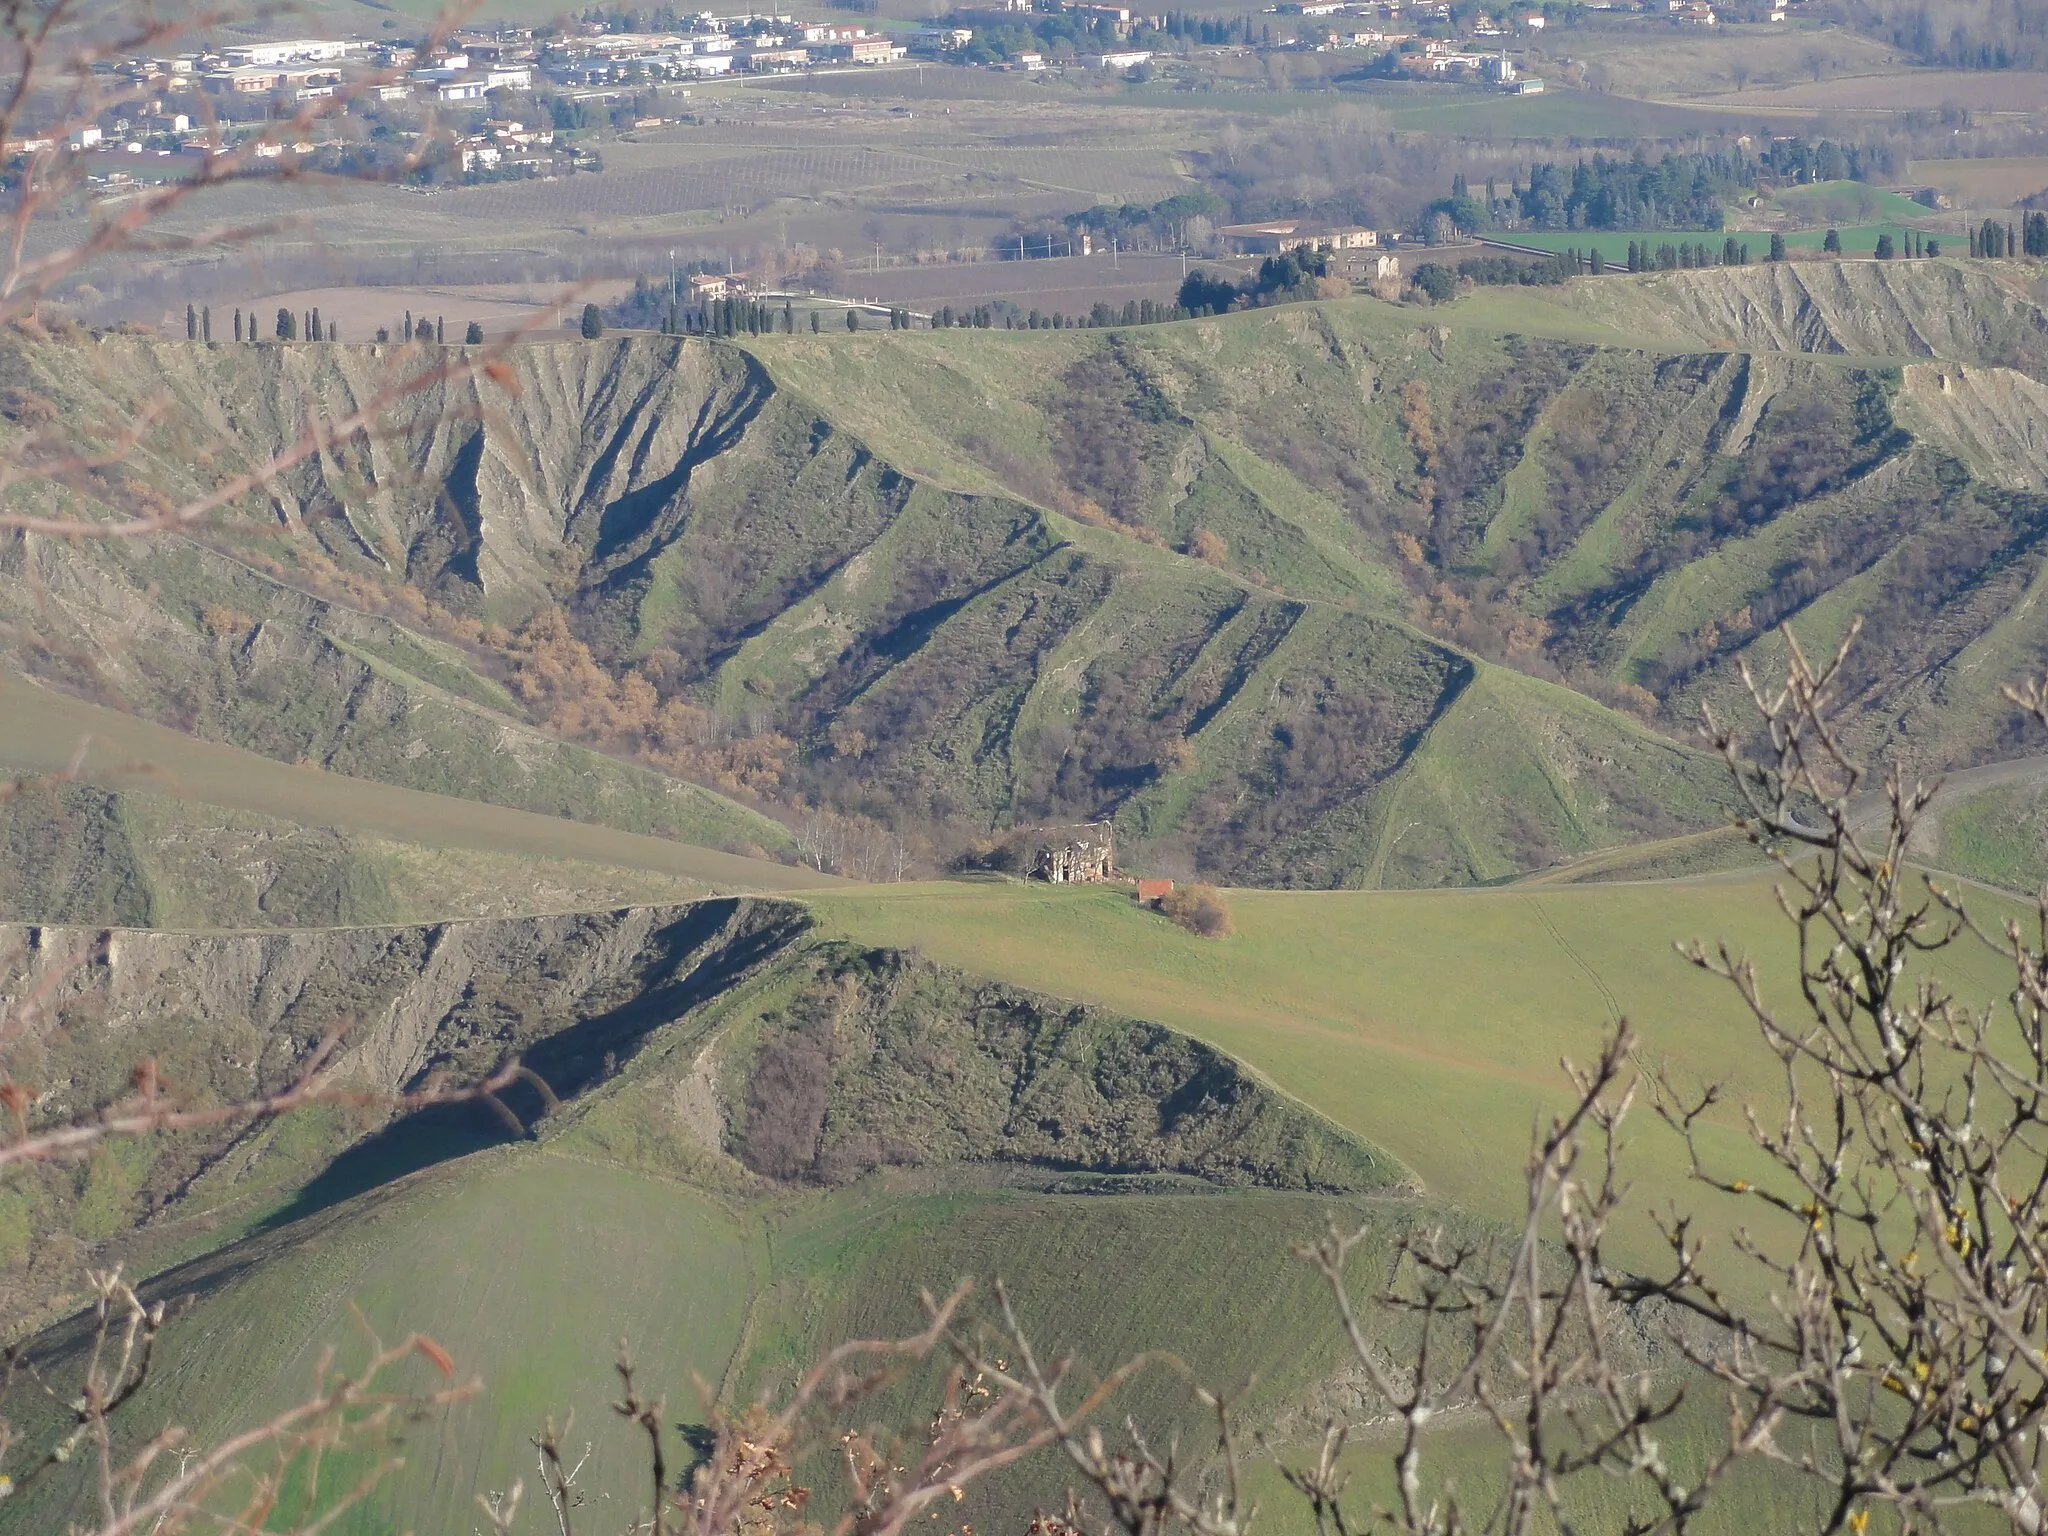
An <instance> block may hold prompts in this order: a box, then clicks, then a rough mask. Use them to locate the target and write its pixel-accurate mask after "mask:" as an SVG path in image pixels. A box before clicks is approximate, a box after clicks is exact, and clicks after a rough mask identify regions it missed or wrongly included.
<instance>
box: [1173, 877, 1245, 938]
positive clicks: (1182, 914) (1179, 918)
mask: <svg viewBox="0 0 2048 1536" xmlns="http://www.w3.org/2000/svg"><path fill="white" fill-rule="evenodd" d="M1159 910H1160V911H1161V912H1163V913H1165V914H1166V915H1167V916H1168V917H1169V918H1171V919H1172V920H1173V921H1174V922H1176V923H1178V924H1180V926H1181V927H1183V928H1185V929H1187V931H1188V932H1189V933H1192V934H1193V935H1194V936H1195V937H1196V938H1198V939H1227V938H1229V937H1230V935H1231V934H1232V933H1233V932H1235V931H1236V929H1235V925H1234V924H1233V923H1232V922H1231V921H1230V908H1229V906H1228V905H1226V904H1225V902H1224V900H1223V893H1222V892H1221V891H1219V890H1217V889H1216V887H1215V886H1213V885H1183V886H1180V887H1178V888H1177V889H1174V890H1171V891H1168V892H1167V893H1166V894H1165V895H1164V896H1162V897H1160V898H1159Z"/></svg>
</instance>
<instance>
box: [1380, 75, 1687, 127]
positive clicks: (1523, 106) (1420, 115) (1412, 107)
mask: <svg viewBox="0 0 2048 1536" xmlns="http://www.w3.org/2000/svg"><path fill="white" fill-rule="evenodd" d="M1345 94H1346V95H1349V94H1351V93H1350V91H1349V89H1348V88H1347V89H1346V91H1345ZM1363 94H1365V95H1366V96H1367V99H1369V100H1372V102H1373V104H1374V105H1375V106H1378V107H1382V108H1383V110H1385V112H1386V114H1387V118H1388V120H1389V122H1390V123H1391V124H1392V125H1393V126H1395V127H1397V128H1400V129H1402V130H1404V131H1406V132H1409V133H1469V134H1473V135H1475V136H1485V137H1491V138H1508V139H1514V138H1541V137H1548V136H1551V135H1558V136H1578V135H1583V136H1585V137H1588V138H1596V139H1608V138H1613V139H1627V138H1633V137H1635V136H1637V135H1643V134H1647V135H1677V134H1686V133H1695V132H1699V131H1702V130H1707V129H1710V128H1711V127H1713V126H1716V124H1715V115H1714V114H1712V113H1709V112H1700V111H1696V110H1694V109H1692V108H1691V107H1688V106H1685V105H1683V104H1678V103H1669V102H1653V101H1638V100H1635V99H1633V98H1631V97H1628V96H1621V95H1609V94H1607V93H1605V92H1598V91H1576V90H1570V89H1565V88H1561V87H1560V88H1551V89H1546V90H1545V91H1544V92H1543V93H1542V94H1541V95H1540V96H1503V95H1501V94H1499V93H1498V92H1495V91H1486V92H1478V91H1470V90H1462V89H1459V88H1456V87H1445V88H1442V89H1441V90H1434V91H1431V92H1428V93H1415V94H1412V95H1411V94H1405V93H1404V94H1403V95H1401V96H1399V97H1391V96H1390V97H1385V98H1381V97H1379V96H1377V95H1376V94H1374V93H1371V92H1365V93H1363Z"/></svg>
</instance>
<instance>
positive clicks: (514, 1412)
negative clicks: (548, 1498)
mask: <svg viewBox="0 0 2048 1536" xmlns="http://www.w3.org/2000/svg"><path fill="white" fill-rule="evenodd" d="M752 1262H753V1261H752V1259H751V1258H750V1252H749V1247H748V1244H747V1242H746V1240H745V1238H744V1236H743V1234H742V1231H741V1228H740V1226H739V1224H738V1223H737V1221H736V1220H735V1218H734V1217H732V1216H731V1215H729V1214H727V1213H726V1212H725V1211H723V1210H721V1209H720V1208H719V1207H718V1206H717V1205H715V1204H713V1203H712V1202H710V1201H708V1200H706V1199H705V1198H703V1197H702V1196H700V1195H697V1194H695V1193H692V1192H691V1191H689V1190H687V1189H684V1188H683V1187H681V1186H680V1185H674V1184H667V1183H662V1182H659V1181H656V1180H651V1179H646V1178H643V1177H641V1176H639V1175H635V1174H629V1173H622V1172H619V1171H616V1170H613V1169H609V1168H604V1167H599V1166H596V1165H592V1164H583V1163H577V1162H572V1161H570V1160H568V1159H565V1158H560V1157H536V1156H532V1155H527V1156H523V1157H522V1156H516V1155H505V1154H480V1155H478V1156H475V1157H471V1158H469V1159H467V1160H465V1161H464V1162H462V1163H460V1164H455V1165H451V1166H450V1167H449V1168H447V1169H445V1170H443V1171H442V1172H440V1173H437V1174H431V1175H427V1176H425V1177H422V1178H419V1179H415V1180H413V1181H410V1182H409V1183H407V1184H404V1185H401V1186H398V1187H396V1188H394V1189H391V1190H387V1191H384V1192H380V1193H377V1194H373V1195H370V1196H367V1197H364V1198H363V1199H362V1200H359V1201H356V1202H354V1203H352V1204H351V1205H349V1206H347V1207H343V1208H339V1209H338V1210H336V1211H335V1212H332V1213H329V1214H327V1215H325V1216H320V1217H314V1218H310V1219H308V1220H306V1221H304V1222H301V1223H298V1224H296V1225H294V1226H293V1227H291V1228H288V1229H285V1230H282V1231H279V1232H276V1233H272V1234H269V1235H265V1236H259V1237H256V1238H253V1239H250V1240H249V1241H247V1242H244V1243H241V1244H237V1245H234V1246H231V1247H229V1248H227V1249H224V1250H222V1251H221V1252H220V1253H218V1254H216V1255H213V1256H211V1257H209V1258H206V1259H201V1260H198V1261H195V1262H194V1263H192V1264H189V1265H186V1266H184V1267H182V1268H181V1269H178V1270H174V1271H172V1272H171V1273H169V1274H168V1275H165V1276H162V1277H160V1278H159V1280H158V1281H157V1282H156V1293H157V1294H160V1295H163V1296H166V1297H167V1298H172V1299H173V1306H174V1309H175V1311H176V1314H177V1315H178V1317H179V1318H180V1322H179V1323H178V1325H176V1326H173V1327H170V1328H167V1329H166V1330H165V1335H164V1345H163V1348H162V1349H161V1350H160V1352H159V1355H158V1360H157V1364H156V1369H155V1371H154V1372H153V1375H152V1379H151V1382H150V1388H149V1395H148V1397H147V1398H146V1399H145V1400H144V1402H143V1403H142V1404H140V1405H138V1406H140V1407H141V1408H142V1409H143V1415H142V1416H143V1417H149V1416H150V1408H151V1405H155V1409H156V1412H158V1413H161V1412H162V1411H164V1410H165V1408H167V1407H168V1406H169V1405H172V1404H175V1405H177V1406H176V1409H175V1411H177V1412H179V1413H181V1414H184V1415H189V1416H190V1417H189V1419H188V1420H187V1422H189V1423H190V1424H191V1426H192V1429H193V1431H194V1433H195V1434H196V1435H198V1436H199V1437H201V1439H202V1440H204V1439H208V1438H212V1437H217V1436H220V1435H223V1434H225V1433H227V1432H230V1431H232V1430H235V1429H239V1428H243V1427H246V1426H247V1425H250V1424H252V1423H257V1422H261V1420H262V1419H264V1418H267V1417H268V1416H269V1415H271V1414H273V1413H276V1412H278V1411H280V1410H281V1409H282V1408H284V1407H286V1406H288V1405H290V1404H293V1403H296V1402H298V1401H300V1400H301V1399H302V1398H304V1397H305V1396H306V1395H307V1394H309V1393H310V1392H312V1391H313V1390H314V1388H315V1384H316V1381H317V1380H318V1377H317V1374H316V1372H317V1369H318V1366H319V1363H320V1360H321V1356H322V1354H323V1352H324V1351H325V1350H327V1349H329V1348H330V1347H331V1348H332V1349H333V1350H334V1357H333V1360H334V1367H335V1368H336V1369H338V1370H344V1371H348V1370H355V1369H357V1368H359V1367H360V1365H361V1363H362V1361H363V1360H364V1359H365V1358H366V1357H367V1355H368V1354H369V1353H370V1351H371V1349H372V1347H373V1340H378V1339H381V1340H382V1341H383V1342H384V1343H386V1344H390V1343H394V1342H396V1341H398V1340H399V1339H402V1338H404V1337H405V1336H407V1335H408V1334H412V1333H423V1334H426V1335H427V1336H429V1337H431V1338H432V1339H433V1340H434V1341H435V1342H436V1343H438V1344H439V1345H440V1346H441V1347H442V1348H443V1349H444V1350H445V1351H446V1352H447V1354H448V1355H449V1356H450V1357H452V1359H453V1361H454V1373H453V1376H452V1379H444V1378H443V1377H442V1376H441V1375H440V1374H439V1373H438V1372H437V1371H436V1370H435V1369H434V1368H433V1367H432V1366H431V1365H430V1363H429V1362H428V1360H427V1359H426V1358H425V1357H424V1356H422V1357H418V1358H414V1359H410V1360H408V1361H406V1362H404V1363H402V1364H400V1365H398V1366H396V1367H394V1368H393V1369H392V1370H391V1371H390V1372H389V1373H388V1375H387V1376H386V1377H385V1378H383V1380H384V1384H385V1385H386V1387H387V1388H388V1389H390V1390H403V1391H432V1390H437V1389H440V1388H443V1387H446V1386H449V1385H461V1384H463V1383H468V1382H480V1383H481V1384H482V1386H483V1388H484V1390H480V1391H478V1392H476V1393H475V1394H474V1395H473V1396H471V1397H470V1398H469V1399H467V1400H466V1401H462V1402H458V1403H455V1404H452V1405H450V1406H447V1407H445V1408H442V1409H439V1410H436V1411H435V1412H434V1413H432V1414H431V1415H430V1416H429V1417H428V1418H427V1419H426V1420H425V1421H424V1422H422V1423H418V1424H415V1425H412V1426H410V1427H409V1428H408V1429H407V1430H406V1432H405V1435H404V1444H403V1446H402V1447H401V1449H400V1452H399V1454H401V1455H402V1456H403V1460H404V1464H403V1465H402V1466H400V1467H399V1468H398V1469H396V1470H395V1471H394V1472H393V1473H391V1474H390V1476H389V1477H388V1478H387V1479H386V1480H385V1481H384V1482H382V1483H381V1484H379V1485H378V1486H377V1487H376V1488H375V1489H374V1491H373V1492H372V1493H371V1495H370V1497H369V1498H368V1499H367V1500H366V1501H364V1502H363V1503H362V1504H361V1505H359V1506H358V1507H357V1508H356V1509H355V1510H354V1511H352V1512H351V1514H350V1515H349V1516H348V1517H347V1518H346V1519H345V1520H344V1521H343V1522H342V1523H341V1525H340V1527H339V1528H340V1529H342V1530H350V1531H355V1532H360V1533H365V1536H367V1533H370V1532H387V1531H395V1530H419V1531H459V1530H467V1529H469V1528H470V1527H471V1524H472V1523H473V1522H474V1521H475V1520H476V1519H477V1504H476V1500H477V1496H478V1495H479V1494H488V1493H489V1492H491V1491H492V1490H503V1489H506V1488H508V1487H509V1486H510V1485H511V1483H512V1482H513V1480H514V1479H516V1478H521V1477H524V1478H525V1479H526V1480H527V1484H528V1488H529V1489H530V1490H533V1491H537V1490H538V1484H537V1479H536V1478H535V1476H534V1467H533V1449H532V1446H531V1445H530V1444H529V1437H531V1436H532V1435H533V1434H535V1433H536V1432H537V1431H538V1430H539V1428H540V1426H541V1425H542V1424H543V1423H544V1422H545V1421H546V1420H547V1419H548V1418H549V1417H550V1416H552V1417H553V1418H554V1419H555V1421H556V1422H557V1424H560V1423H562V1422H563V1420H564V1419H565V1418H566V1417H567V1416H568V1415H569V1414H571V1413H573V1414H574V1416H575V1417H574V1424H573V1428H572V1429H571V1431H570V1433H571V1435H573V1443H574V1444H575V1446H576V1447H577V1449H578V1453H579V1454H580V1452H581V1450H582V1447H583V1446H584V1445H585V1444H588V1445H589V1447H590V1449H591V1457H590V1461H589V1463H588V1465H587V1466H586V1469H585V1472H584V1475H583V1478H582V1479H581V1482H582V1486H583V1488H584V1489H585V1497H586V1498H587V1499H588V1500H589V1501H590V1502H591V1503H592V1504H594V1505H595V1506H596V1507H597V1508H599V1509H610V1508H623V1509H624V1510H626V1511H628V1512H630V1510H631V1509H632V1508H633V1507H634V1506H633V1505H632V1500H633V1499H634V1497H635V1496H636V1494H637V1495H638V1496H639V1497H640V1498H641V1499H642V1500H643V1501H644V1499H645V1492H644V1490H645V1487H646V1482H645V1471H644V1467H645V1463H644V1461H642V1460H641V1459H640V1456H639V1446H640V1444H641V1441H640V1438H639V1434H638V1432H637V1431H635V1430H633V1429H632V1428H631V1427H630V1426H628V1425H625V1424H624V1423H623V1422H622V1421H621V1420H620V1419H619V1418H618V1416H617V1415H615V1414H613V1413H612V1412H611V1411H610V1409H609V1407H608V1406H607V1405H608V1403H609V1402H610V1401H611V1399H612V1398H613V1397H614V1396H616V1392H615V1388H616V1386H617V1381H616V1378H615V1377H614V1376H613V1374H612V1361H613V1359H614V1358H615V1356H616V1353H617V1350H618V1345H619V1341H620V1339H621V1338H624V1339H626V1340H628V1341H629V1342H630V1345H631V1348H632V1350H633V1353H634V1357H635V1359H636V1361H637V1362H638V1363H639V1365H640V1367H641V1368H642V1369H643V1370H644V1372H645V1375H644V1377H643V1380H644V1381H645V1382H646V1383H647V1384H648V1385H649V1386H650V1387H652V1388H653V1389H654V1390H655V1391H657V1392H660V1393H664V1394H666V1395H667V1397H668V1400H669V1403H670V1405H671V1407H672V1408H673V1410H674V1412H673V1414H672V1415H671V1419H672V1421H673V1420H674V1419H682V1420H685V1421H690V1420H694V1419H695V1418H697V1417H698V1413H697V1402H696V1401H695V1400H694V1399H693V1396H692V1390H691V1383H692V1381H693V1380H694V1379H701V1380H703V1381H705V1382H707V1383H709V1384H711V1386H712V1387H713V1388H714V1389H715V1387H716V1385H717V1383H718V1382H719V1381H720V1380H721V1378H722V1377H723V1375H724V1373H725V1371H726V1368H727V1366H728V1364H729V1363H730V1360H731V1357H732V1353H733V1351H734V1349H735V1348H736V1347H737V1346H738V1344H739V1341H740V1336H741V1327H742V1321H743V1317H744V1314H745V1310H746V1303H747V1295H748V1290H749V1286H750V1268H749V1266H750V1264H751V1263H752ZM135 1422H136V1423H137V1424H139V1423H141V1418H138V1419H137V1420H136V1421H135ZM159 1422H161V1419H156V1418H153V1419H152V1423H151V1427H153V1426H154V1424H155V1423H159ZM387 1449H388V1448H387ZM369 1465H370V1455H369V1452H368V1451H365V1452H364V1453H362V1454H360V1455H349V1456H332V1457H329V1458H327V1459H326V1460H325V1461H324V1464H323V1465H322V1466H321V1469H320V1483H319V1488H320V1489H323V1490H325V1497H326V1498H331V1497H332V1495H333V1492H334V1490H335V1489H336V1488H338V1487H347V1486H350V1485H351V1484H353V1483H354V1482H355V1481H356V1480H357V1479H358V1478H360V1477H361V1476H362V1475H363V1473H364V1472H365V1471H367V1470H368V1468H369ZM50 1491H54V1490H45V1489H38V1490H37V1494H38V1497H39V1498H41V1497H47V1496H48V1492H50ZM243 1491H244V1492H245V1491H246V1490H243ZM236 1492H237V1489H236V1488H234V1487H233V1486H230V1487H229V1488H227V1489H226V1490H224V1494H223V1497H224V1498H228V1499H231V1498H233V1497H234V1496H235V1494H236ZM315 1497H319V1495H318V1494H316V1491H315V1490H314V1488H313V1486H312V1484H311V1483H310V1482H309V1480H308V1479H307V1478H306V1477H304V1476H299V1477H296V1478H294V1479H293V1481H292V1483H291V1484H290V1485H289V1487H288V1490H287V1494H286V1497H285V1499H284V1501H283V1504H282V1508H283V1509H284V1510H285V1511H286V1512H290V1511H292V1510H293V1509H294V1508H295V1507H296V1508H300V1509H303V1508H304V1507H305V1501H307V1500H309V1499H312V1498H315ZM39 1509H40V1510H41V1511H42V1513H43V1514H44V1515H45V1516H47V1515H49V1513H50V1511H49V1510H48V1509H47V1508H45V1507H44V1506H42V1505H41V1504H39V1503H38V1504H33V1505H31V1506H30V1507H29V1508H27V1509H25V1510H24V1511H22V1516H23V1518H26V1519H29V1520H33V1519H34V1518H35V1517H36V1512H37V1510H39ZM626 1523H627V1520H626V1519H625V1518H624V1517H623V1516H622V1517H621V1518H620V1519H619V1520H618V1521H616V1522H608V1524H610V1525H611V1526H612V1527H613V1528H617V1527H620V1526H623V1525H625V1524H626ZM59 1524H61V1522H53V1523H52V1524H49V1525H45V1526H43V1527H41V1528H43V1529H55V1528H57V1527H58V1525H59ZM0 1528H7V1529H13V1530H26V1529H30V1528H33V1527H31V1526H29V1525H12V1526H9V1525H7V1524H6V1522H4V1521H0ZM528 1528H529V1529H530V1527H528Z"/></svg>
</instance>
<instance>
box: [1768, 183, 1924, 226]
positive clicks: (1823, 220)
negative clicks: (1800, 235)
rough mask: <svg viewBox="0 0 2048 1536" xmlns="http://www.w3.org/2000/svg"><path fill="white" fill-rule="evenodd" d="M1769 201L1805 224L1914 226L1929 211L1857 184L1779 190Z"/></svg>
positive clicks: (1906, 200) (1831, 184) (1883, 191)
mask: <svg viewBox="0 0 2048 1536" xmlns="http://www.w3.org/2000/svg"><path fill="white" fill-rule="evenodd" d="M1771 201H1772V202H1773V203H1775V204H1777V206H1778V207H1780V208H1782V209H1784V210H1785V211H1786V212H1787V213H1790V214H1792V215H1794V216H1795V217H1797V218H1800V219H1803V220H1805V221H1806V222H1807V223H1809V224H1813V225H1822V224H1868V223H1870V222H1872V221H1873V220H1890V221H1892V222H1894V223H1897V222H1901V221H1903V222H1906V223H1917V222H1918V221H1919V220H1921V219H1925V218H1927V217H1929V216H1930V215H1931V214H1932V212H1933V210H1932V209H1930V208H1927V207H1925V206H1924V205H1922V204H1920V203H1916V202H1914V201H1913V199H1911V198H1910V197H1902V196H1900V195H1899V194H1898V193H1897V192H1888V191H1886V190H1885V189H1884V188H1882V187H1873V186H1871V185H1869V184H1868V183H1867V182H1861V181H1817V182H1814V183H1812V184H1811V185H1809V186H1803V187H1782V188H1780V189H1779V190H1778V191H1776V192H1774V193H1772V194H1771Z"/></svg>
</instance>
